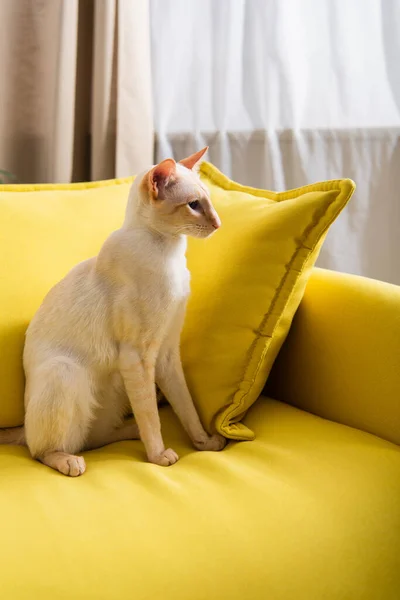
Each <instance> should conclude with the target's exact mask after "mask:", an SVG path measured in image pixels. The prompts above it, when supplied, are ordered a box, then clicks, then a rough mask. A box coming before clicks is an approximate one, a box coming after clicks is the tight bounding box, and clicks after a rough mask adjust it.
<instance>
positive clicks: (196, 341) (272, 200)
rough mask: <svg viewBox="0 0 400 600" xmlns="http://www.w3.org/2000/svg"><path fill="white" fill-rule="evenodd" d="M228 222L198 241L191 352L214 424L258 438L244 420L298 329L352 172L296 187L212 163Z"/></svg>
mask: <svg viewBox="0 0 400 600" xmlns="http://www.w3.org/2000/svg"><path fill="white" fill-rule="evenodd" d="M201 175H202V178H203V180H204V181H205V183H206V184H207V185H208V187H209V189H210V190H211V197H212V200H213V203H214V205H215V207H216V209H217V211H218V213H219V216H220V217H221V221H222V227H221V229H220V230H219V231H218V233H216V234H215V236H213V237H211V238H209V239H207V240H196V239H192V238H190V239H189V249H188V266H189V269H190V271H191V274H192V285H191V288H192V294H191V297H190V300H189V305H188V311H187V315H186V321H185V327H184V331H183V336H182V358H183V364H184V369H185V373H186V377H187V381H188V385H189V388H190V390H191V393H192V396H193V399H194V401H195V403H196V405H197V408H198V410H199V412H200V416H201V418H202V421H203V423H204V425H205V427H206V428H207V429H208V430H213V429H216V430H217V431H219V432H220V433H222V434H223V435H224V436H226V437H228V438H232V439H238V440H249V439H253V437H254V435H253V432H252V431H250V430H249V429H248V428H247V427H246V426H245V425H243V423H241V422H240V421H241V419H242V418H243V416H244V414H245V413H246V411H247V409H248V408H249V407H250V406H251V405H252V404H253V403H254V402H255V401H256V400H257V398H258V396H259V395H260V393H261V390H262V388H263V386H264V384H265V381H266V378H267V377H268V374H269V372H270V370H271V367H272V364H273V362H274V360H275V358H276V356H277V354H278V352H279V349H280V348H281V346H282V343H283V342H284V340H285V337H286V335H287V333H288V331H289V328H290V324H291V321H292V318H293V315H294V313H295V312H296V309H297V307H298V305H299V303H300V300H301V298H302V296H303V292H304V289H305V286H306V283H307V280H308V277H309V275H310V271H311V268H312V266H313V265H314V263H315V261H316V259H317V256H318V253H319V249H320V247H321V244H322V241H323V239H324V236H325V234H326V232H327V229H328V228H329V226H330V225H331V223H332V222H333V221H334V220H335V219H336V217H337V216H338V214H339V213H340V211H341V210H342V209H343V207H344V206H345V205H346V203H347V202H348V200H349V199H350V197H351V195H352V193H353V191H354V189H355V185H354V183H353V182H352V181H351V180H349V179H342V180H336V181H325V182H323V183H316V184H314V185H308V186H306V187H303V188H299V189H296V190H291V191H289V192H283V193H275V192H269V191H265V190H257V189H254V188H250V187H244V186H242V185H239V184H237V183H235V182H234V181H231V180H230V179H228V178H227V177H225V176H224V175H222V173H220V172H219V171H218V170H217V169H216V168H215V167H213V166H212V165H210V164H208V163H203V164H202V167H201Z"/></svg>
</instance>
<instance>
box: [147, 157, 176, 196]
mask: <svg viewBox="0 0 400 600" xmlns="http://www.w3.org/2000/svg"><path fill="white" fill-rule="evenodd" d="M175 173H176V162H175V161H174V159H173V158H167V159H166V160H163V161H162V162H160V163H159V164H158V165H156V166H155V167H154V169H153V170H152V171H151V172H150V179H151V184H152V186H153V190H154V192H155V194H156V196H158V191H159V189H160V188H161V187H165V186H167V185H168V183H169V182H170V181H171V179H172V178H173V177H174V175H175Z"/></svg>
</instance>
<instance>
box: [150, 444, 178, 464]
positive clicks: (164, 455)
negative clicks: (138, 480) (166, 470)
mask: <svg viewBox="0 0 400 600" xmlns="http://www.w3.org/2000/svg"><path fill="white" fill-rule="evenodd" d="M177 460H179V456H178V455H177V453H176V452H175V451H174V450H172V449H171V448H167V449H166V450H164V452H161V454H158V455H157V456H154V457H151V458H150V462H152V463H154V464H155V465H160V466H161V467H169V466H170V465H173V464H175V463H176V461H177Z"/></svg>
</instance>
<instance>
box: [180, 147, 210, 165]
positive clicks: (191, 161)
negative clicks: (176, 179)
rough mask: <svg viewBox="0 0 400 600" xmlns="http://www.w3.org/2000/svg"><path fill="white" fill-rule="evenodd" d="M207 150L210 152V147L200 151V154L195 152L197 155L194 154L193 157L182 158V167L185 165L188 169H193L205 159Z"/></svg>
mask: <svg viewBox="0 0 400 600" xmlns="http://www.w3.org/2000/svg"><path fill="white" fill-rule="evenodd" d="M207 150H208V146H206V147H205V148H203V150H199V151H198V152H195V154H192V155H191V156H188V157H187V158H182V160H180V161H179V162H180V164H181V165H183V166H184V167H186V168H187V169H193V168H194V167H196V166H197V164H198V163H199V162H200V161H201V159H202V158H203V156H204V154H205V153H206V152H207Z"/></svg>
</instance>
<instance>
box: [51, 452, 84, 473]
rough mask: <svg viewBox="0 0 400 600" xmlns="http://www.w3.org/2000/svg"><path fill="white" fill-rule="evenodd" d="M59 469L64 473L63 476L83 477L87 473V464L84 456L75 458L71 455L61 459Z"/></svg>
mask: <svg viewBox="0 0 400 600" xmlns="http://www.w3.org/2000/svg"><path fill="white" fill-rule="evenodd" d="M57 469H58V470H59V471H60V473H63V475H69V477H78V475H83V473H84V472H85V471H86V463H85V460H84V458H83V456H73V455H72V454H71V455H69V456H68V455H67V456H65V457H62V458H60V460H59V462H58V464H57Z"/></svg>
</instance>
